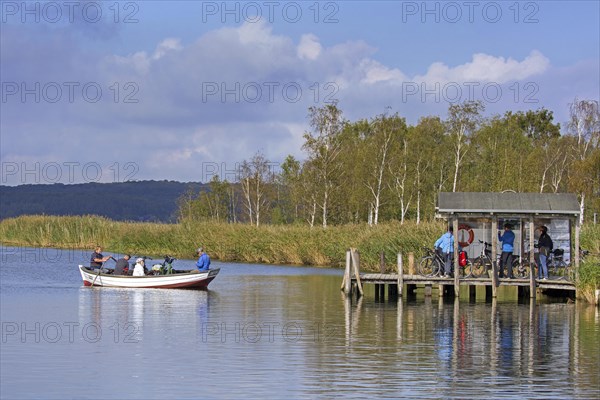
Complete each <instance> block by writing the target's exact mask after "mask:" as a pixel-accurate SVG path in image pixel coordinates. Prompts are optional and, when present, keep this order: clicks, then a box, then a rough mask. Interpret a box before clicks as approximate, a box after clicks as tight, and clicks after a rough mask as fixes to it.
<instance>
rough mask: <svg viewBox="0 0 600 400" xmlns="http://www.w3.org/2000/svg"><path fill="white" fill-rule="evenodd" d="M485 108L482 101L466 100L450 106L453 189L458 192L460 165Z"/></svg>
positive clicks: (448, 126)
mask: <svg viewBox="0 0 600 400" xmlns="http://www.w3.org/2000/svg"><path fill="white" fill-rule="evenodd" d="M484 109H485V107H484V105H483V103H482V102H481V101H465V102H464V103H462V104H452V105H451V106H450V107H449V108H448V120H447V121H446V124H447V132H448V135H449V136H450V137H451V138H452V146H453V151H454V178H453V181H452V191H453V192H456V189H457V186H458V177H459V173H460V167H461V166H462V164H463V161H464V158H465V155H466V154H467V146H468V143H469V138H470V136H471V134H472V133H473V132H474V131H475V130H476V129H477V127H478V125H479V123H480V120H481V112H483V111H484Z"/></svg>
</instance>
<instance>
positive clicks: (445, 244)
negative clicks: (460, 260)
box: [434, 227, 454, 277]
mask: <svg viewBox="0 0 600 400" xmlns="http://www.w3.org/2000/svg"><path fill="white" fill-rule="evenodd" d="M453 232H454V229H453V228H452V227H449V228H448V232H446V233H444V234H443V235H442V236H440V238H439V239H438V240H436V241H435V244H434V247H435V249H436V251H437V250H438V249H439V251H441V253H442V259H443V260H444V276H446V277H448V276H451V274H452V260H453V258H454V235H453Z"/></svg>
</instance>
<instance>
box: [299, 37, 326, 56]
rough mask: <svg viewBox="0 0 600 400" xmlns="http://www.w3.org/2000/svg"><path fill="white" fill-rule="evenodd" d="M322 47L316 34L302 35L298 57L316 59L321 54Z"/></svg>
mask: <svg viewBox="0 0 600 400" xmlns="http://www.w3.org/2000/svg"><path fill="white" fill-rule="evenodd" d="M322 49H323V47H322V46H321V43H319V38H317V37H316V36H315V35H313V34H308V35H302V37H301V38H300V44H299V45H298V49H297V50H296V54H298V58H300V59H308V60H316V59H317V58H318V57H319V54H321V50H322Z"/></svg>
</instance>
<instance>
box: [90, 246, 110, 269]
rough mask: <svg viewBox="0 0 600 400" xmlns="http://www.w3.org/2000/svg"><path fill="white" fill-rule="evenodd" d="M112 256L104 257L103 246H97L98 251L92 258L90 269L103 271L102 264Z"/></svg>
mask: <svg viewBox="0 0 600 400" xmlns="http://www.w3.org/2000/svg"><path fill="white" fill-rule="evenodd" d="M111 258H112V256H104V255H103V254H102V246H96V251H94V252H93V253H92V257H90V269H102V263H104V262H106V261H108V260H110V259H111Z"/></svg>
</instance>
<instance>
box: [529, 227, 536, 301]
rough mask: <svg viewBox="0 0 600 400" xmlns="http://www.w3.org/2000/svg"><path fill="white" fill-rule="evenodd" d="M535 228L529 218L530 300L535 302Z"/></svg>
mask: <svg viewBox="0 0 600 400" xmlns="http://www.w3.org/2000/svg"><path fill="white" fill-rule="evenodd" d="M534 234H535V228H534V226H533V217H529V298H530V299H532V301H535V271H534V270H535V268H534V264H535V254H534V252H533V248H534V242H533V239H534Z"/></svg>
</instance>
